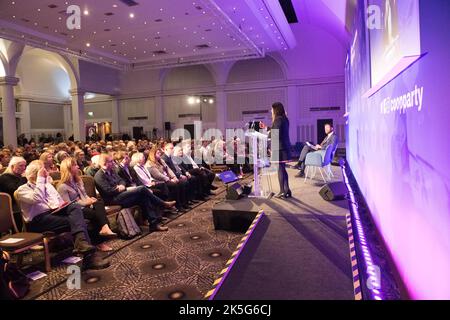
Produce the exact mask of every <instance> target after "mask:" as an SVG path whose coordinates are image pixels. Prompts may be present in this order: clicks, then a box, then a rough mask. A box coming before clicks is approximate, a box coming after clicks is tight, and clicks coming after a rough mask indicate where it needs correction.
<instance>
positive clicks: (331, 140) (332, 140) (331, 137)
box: [295, 123, 338, 177]
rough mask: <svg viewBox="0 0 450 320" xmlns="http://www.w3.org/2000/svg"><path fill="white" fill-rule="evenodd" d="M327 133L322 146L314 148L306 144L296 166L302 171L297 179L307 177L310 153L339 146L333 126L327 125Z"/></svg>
mask: <svg viewBox="0 0 450 320" xmlns="http://www.w3.org/2000/svg"><path fill="white" fill-rule="evenodd" d="M325 133H326V134H327V136H326V137H325V139H324V140H323V141H322V143H321V144H317V145H315V146H313V147H310V146H308V145H306V144H305V146H304V147H303V149H302V151H301V153H300V157H299V158H298V162H297V165H296V166H295V167H296V168H297V169H300V172H299V173H298V174H297V175H296V177H304V176H305V159H306V155H307V154H308V153H310V152H314V151H318V150H325V149H326V148H327V147H328V146H329V145H333V146H334V147H335V146H336V145H337V144H338V137H337V136H336V134H335V133H334V129H333V126H332V125H331V124H329V123H327V124H325Z"/></svg>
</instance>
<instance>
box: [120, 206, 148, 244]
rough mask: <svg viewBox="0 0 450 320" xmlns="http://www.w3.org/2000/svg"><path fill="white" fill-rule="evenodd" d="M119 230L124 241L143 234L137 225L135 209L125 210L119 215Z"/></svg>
mask: <svg viewBox="0 0 450 320" xmlns="http://www.w3.org/2000/svg"><path fill="white" fill-rule="evenodd" d="M117 229H118V233H119V236H120V237H121V238H123V239H133V238H134V237H136V236H138V235H140V234H142V230H141V228H139V226H138V225H137V223H136V220H135V219H134V215H133V209H131V208H125V209H122V210H120V212H119V213H118V214H117Z"/></svg>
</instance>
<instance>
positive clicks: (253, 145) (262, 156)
mask: <svg viewBox="0 0 450 320" xmlns="http://www.w3.org/2000/svg"><path fill="white" fill-rule="evenodd" d="M245 136H246V137H249V140H250V157H251V158H250V163H252V164H253V177H254V182H253V192H252V193H251V194H250V195H249V197H253V198H268V197H269V195H270V193H269V192H268V191H267V190H264V188H263V187H262V186H261V177H260V175H259V169H260V168H265V167H267V166H269V165H270V161H269V157H268V155H267V138H268V135H267V134H264V133H262V132H257V131H255V130H249V131H247V132H246V133H245Z"/></svg>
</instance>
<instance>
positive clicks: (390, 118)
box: [345, 0, 450, 299]
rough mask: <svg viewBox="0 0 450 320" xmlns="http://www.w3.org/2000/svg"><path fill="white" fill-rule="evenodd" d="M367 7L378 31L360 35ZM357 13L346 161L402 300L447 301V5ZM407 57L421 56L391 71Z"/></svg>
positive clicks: (442, 1)
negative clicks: (386, 254)
mask: <svg viewBox="0 0 450 320" xmlns="http://www.w3.org/2000/svg"><path fill="white" fill-rule="evenodd" d="M368 5H377V6H379V7H380V8H381V12H382V14H381V17H382V19H383V21H382V23H381V28H379V29H377V28H374V29H369V28H367V25H366V22H367V12H368V11H367V6H368ZM356 10H357V12H356V15H355V21H354V26H353V30H352V42H351V48H350V49H349V52H348V59H347V64H346V90H347V95H346V101H347V106H346V109H347V115H346V116H347V128H346V130H347V161H348V163H349V166H350V167H351V169H352V172H353V175H354V176H355V179H356V180H357V182H358V186H359V189H360V190H361V192H362V194H363V195H364V198H365V199H366V202H367V206H368V207H369V209H370V212H371V214H372V218H373V221H374V223H375V224H376V227H377V229H378V230H379V232H380V234H381V236H382V237H383V240H384V243H385V244H386V245H387V249H388V250H389V253H390V256H391V257H392V259H393V262H394V264H395V265H396V268H397V270H398V272H399V275H400V277H401V279H402V281H403V284H404V286H405V287H406V290H407V291H408V292H407V293H408V295H409V297H411V298H412V299H450V273H449V272H448V271H449V270H450V142H449V141H450V140H449V139H450V138H448V135H449V127H450V94H449V88H450V42H449V41H447V40H446V39H444V37H445V31H444V30H448V29H449V21H450V2H449V1H447V0H433V1H419V0H361V1H358V7H357V8H356ZM387 19H391V20H389V21H386V20H387ZM405 41H406V42H408V43H410V44H412V45H411V46H409V47H408V46H407V44H405ZM418 51H419V52H418ZM380 55H384V57H383V59H386V60H385V61H388V62H389V63H390V64H386V65H387V67H386V70H383V63H382V61H381V62H380V61H377V59H380ZM412 55H416V56H420V59H418V60H415V59H413V60H415V61H409V62H408V63H405V64H404V65H403V67H402V70H398V68H397V67H398V66H399V63H400V65H401V62H402V61H406V60H408V59H407V56H412ZM390 57H392V59H394V60H393V61H391V60H389V58H390ZM405 58H406V60H405ZM396 59H398V60H396ZM375 69H376V70H375ZM393 70H395V72H393ZM375 72H376V76H375V77H374V73H375ZM392 75H394V76H395V77H394V78H393V79H391V80H390V81H388V82H387V83H386V84H383V85H381V86H380V85H379V84H380V81H381V82H383V79H386V77H388V78H389V77H391V76H392ZM376 81H378V82H376ZM377 85H378V87H377ZM373 88H375V89H376V90H374V89H373ZM371 89H372V92H370V91H369V90H371ZM368 92H370V94H367V93H368ZM345 177H346V176H345ZM346 179H347V177H346ZM350 196H352V195H351V194H350ZM352 210H353V211H354V212H355V213H354V219H355V225H356V229H357V231H358V235H359V236H360V240H361V245H362V252H363V254H364V258H365V259H364V260H365V262H366V264H368V265H370V262H371V259H372V257H371V254H370V252H369V250H368V249H367V250H364V247H363V245H364V244H367V243H366V242H365V237H364V233H363V229H362V228H361V227H360V225H359V224H358V213H357V208H356V207H353V206H352ZM360 231H362V232H361V234H360ZM371 292H372V294H373V296H374V298H375V297H376V296H378V297H379V298H380V299H381V298H383V294H382V293H379V294H378V293H377V292H374V291H373V290H372V291H371Z"/></svg>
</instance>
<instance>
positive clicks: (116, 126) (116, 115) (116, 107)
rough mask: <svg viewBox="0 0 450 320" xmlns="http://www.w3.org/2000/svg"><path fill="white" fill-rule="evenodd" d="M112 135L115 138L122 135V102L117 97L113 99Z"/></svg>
mask: <svg viewBox="0 0 450 320" xmlns="http://www.w3.org/2000/svg"><path fill="white" fill-rule="evenodd" d="M111 107H112V113H111V114H112V128H111V130H112V134H113V136H115V135H118V134H119V133H120V100H119V99H118V98H117V97H113V99H112V106H111Z"/></svg>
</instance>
